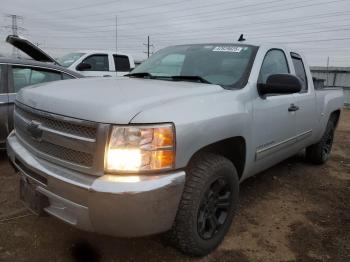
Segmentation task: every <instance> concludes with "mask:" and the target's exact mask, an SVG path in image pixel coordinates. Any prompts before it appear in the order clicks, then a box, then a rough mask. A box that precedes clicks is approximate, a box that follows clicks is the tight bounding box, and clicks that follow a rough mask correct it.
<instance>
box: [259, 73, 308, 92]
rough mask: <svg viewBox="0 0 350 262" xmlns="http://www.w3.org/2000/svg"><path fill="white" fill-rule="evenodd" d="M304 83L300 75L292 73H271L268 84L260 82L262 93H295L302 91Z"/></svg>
mask: <svg viewBox="0 0 350 262" xmlns="http://www.w3.org/2000/svg"><path fill="white" fill-rule="evenodd" d="M301 88H302V83H301V81H300V79H299V78H298V77H296V76H295V75H291V74H275V75H270V76H269V77H268V78H267V80H266V84H258V91H259V94H260V95H266V94H293V93H298V92H300V90H301Z"/></svg>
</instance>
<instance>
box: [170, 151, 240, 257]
mask: <svg viewBox="0 0 350 262" xmlns="http://www.w3.org/2000/svg"><path fill="white" fill-rule="evenodd" d="M238 192H239V180H238V175H237V171H236V169H235V167H234V165H233V164H232V162H231V161H230V160H228V159H226V158H225V157H222V156H220V155H216V154H211V153H205V154H201V155H198V156H196V157H195V158H194V159H193V161H191V164H190V166H189V168H188V170H187V178H186V184H185V188H184V193H183V196H182V199H181V201H180V206H179V210H178V213H177V216H176V219H175V222H174V225H173V228H172V229H171V231H170V232H169V234H168V236H169V237H170V240H171V242H172V243H173V244H174V245H175V246H176V247H177V248H178V249H180V250H181V251H182V252H183V253H185V254H187V255H192V256H203V255H206V254H208V253H210V252H211V251H213V250H214V249H215V248H216V247H217V246H218V245H219V244H220V243H221V241H222V240H223V239H224V237H225V235H226V233H227V231H228V230H229V228H230V225H231V222H232V219H233V216H234V213H235V210H236V208H237V204H238Z"/></svg>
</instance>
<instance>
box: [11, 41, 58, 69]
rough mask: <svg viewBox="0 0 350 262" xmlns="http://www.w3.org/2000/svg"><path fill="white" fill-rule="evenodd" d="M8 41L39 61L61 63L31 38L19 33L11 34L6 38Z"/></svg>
mask: <svg viewBox="0 0 350 262" xmlns="http://www.w3.org/2000/svg"><path fill="white" fill-rule="evenodd" d="M6 42H7V43H9V44H11V45H13V46H14V47H16V48H18V49H19V50H21V51H22V52H23V53H25V54H27V55H28V56H30V57H31V58H33V59H34V60H36V61H39V62H51V63H55V64H57V65H59V63H58V62H57V61H56V60H55V59H53V58H52V57H51V56H49V55H48V54H47V53H45V52H44V51H43V50H41V49H40V48H39V47H37V46H36V45H34V44H33V43H31V42H30V41H29V40H27V39H25V38H23V37H20V36H17V35H9V36H7V38H6Z"/></svg>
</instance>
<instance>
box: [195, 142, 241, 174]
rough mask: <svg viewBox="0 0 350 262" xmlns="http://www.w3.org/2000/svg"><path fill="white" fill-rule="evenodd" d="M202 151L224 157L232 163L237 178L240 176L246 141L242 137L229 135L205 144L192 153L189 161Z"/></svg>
mask: <svg viewBox="0 0 350 262" xmlns="http://www.w3.org/2000/svg"><path fill="white" fill-rule="evenodd" d="M203 152H209V153H214V154H218V155H221V156H223V157H226V158H227V159H229V160H230V161H231V162H232V163H233V164H234V166H235V168H236V169H237V174H238V178H239V179H240V178H241V177H242V175H243V171H244V167H245V162H246V141H245V139H244V137H242V136H235V137H230V138H227V139H224V140H220V141H217V142H214V143H212V144H209V145H206V146H204V147H202V148H201V149H199V150H197V151H196V152H195V153H194V154H193V155H192V157H191V158H190V161H189V163H190V162H191V160H192V159H193V158H194V157H195V156H196V155H198V154H200V153H203Z"/></svg>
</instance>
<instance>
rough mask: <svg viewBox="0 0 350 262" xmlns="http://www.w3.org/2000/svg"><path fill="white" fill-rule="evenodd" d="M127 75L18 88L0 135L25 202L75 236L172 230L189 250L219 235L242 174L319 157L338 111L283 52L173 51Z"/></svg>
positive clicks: (327, 147) (223, 47)
mask: <svg viewBox="0 0 350 262" xmlns="http://www.w3.org/2000/svg"><path fill="white" fill-rule="evenodd" d="M128 76H129V77H119V78H113V79H112V78H94V79H84V80H77V81H61V82H55V83H48V84H45V85H41V86H37V87H34V88H25V89H23V90H22V91H21V93H20V94H19V95H18V96H17V99H16V106H15V132H12V133H11V134H10V135H9V137H8V139H7V152H8V155H9V158H10V159H11V161H12V163H13V164H14V166H15V168H16V169H17V170H19V171H20V172H19V174H21V177H22V179H21V184H20V192H21V198H22V199H23V200H24V202H25V203H26V204H27V206H28V207H30V208H31V209H32V210H35V211H36V212H37V213H43V212H47V213H49V214H51V215H53V216H55V217H56V218H58V219H60V220H62V221H65V222H67V223H68V224H70V225H72V226H76V227H78V228H80V229H83V230H89V231H94V232H98V233H102V234H109V235H113V236H119V237H120V236H122V237H138V236H145V235H152V234H158V233H162V232H167V234H168V236H169V239H170V240H171V243H172V244H174V245H175V246H176V247H178V248H179V249H180V250H181V251H182V252H184V253H186V254H189V255H193V256H201V255H205V254H208V253H209V252H211V251H212V250H214V249H215V248H216V247H217V246H218V245H219V244H220V243H221V241H222V240H223V238H224V236H225V235H226V233H227V231H228V230H229V228H230V224H231V221H232V219H233V217H234V214H235V211H236V209H237V207H238V203H239V199H238V196H239V188H240V183H241V182H242V181H243V180H245V179H247V178H248V177H250V176H252V175H255V174H257V173H258V172H261V171H263V170H265V169H267V168H269V167H271V166H273V165H275V164H277V163H278V162H280V161H282V160H284V159H286V158H288V157H290V156H293V155H294V154H297V153H298V152H299V151H300V150H303V149H306V158H307V159H308V160H309V161H310V162H312V163H314V164H323V163H325V162H326V161H327V159H328V158H329V156H330V153H331V148H332V143H333V135H334V130H335V128H336V126H337V123H338V120H339V117H340V113H341V110H342V107H343V104H344V101H343V91H342V89H336V88H332V89H327V88H324V89H321V90H315V88H314V84H313V80H312V76H311V72H310V69H309V66H308V65H307V63H306V60H305V57H304V56H302V55H301V54H300V53H299V52H298V51H295V50H293V49H289V48H286V47H283V46H281V45H280V44H242V43H237V44H220V43H219V44H216V43H215V44H195V45H181V46H172V47H168V48H165V49H163V50H160V51H159V52H157V53H156V54H154V55H152V57H150V58H149V59H148V60H146V61H145V62H144V63H142V64H141V65H139V66H138V67H137V68H135V70H133V71H132V72H131V73H130V74H129V75H128ZM82 93H84V95H83V96H82ZM53 123H54V124H53ZM28 126H29V127H30V128H28Z"/></svg>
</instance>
